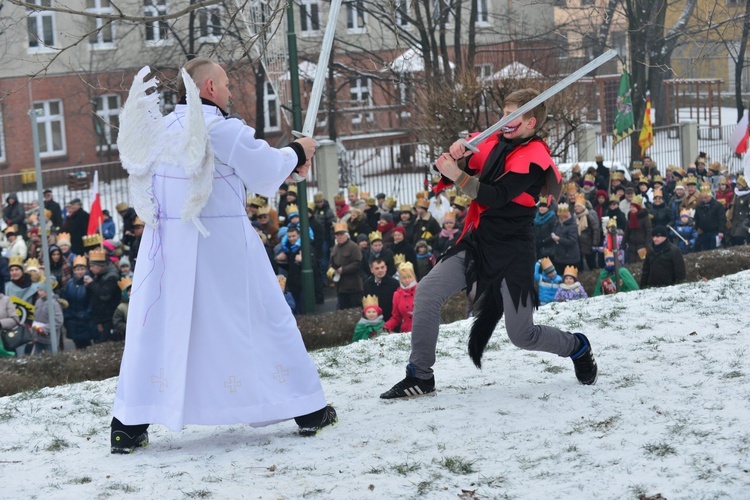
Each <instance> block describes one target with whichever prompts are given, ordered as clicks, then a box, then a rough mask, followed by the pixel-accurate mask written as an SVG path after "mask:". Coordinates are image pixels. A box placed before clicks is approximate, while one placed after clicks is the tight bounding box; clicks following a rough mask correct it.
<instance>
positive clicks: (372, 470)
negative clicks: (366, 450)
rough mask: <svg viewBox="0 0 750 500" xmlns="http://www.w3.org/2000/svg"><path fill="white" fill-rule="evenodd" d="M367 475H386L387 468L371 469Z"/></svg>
mask: <svg viewBox="0 0 750 500" xmlns="http://www.w3.org/2000/svg"><path fill="white" fill-rule="evenodd" d="M365 474H385V468H383V467H370V468H369V469H368V470H366V471H365Z"/></svg>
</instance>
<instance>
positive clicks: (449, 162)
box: [435, 153, 461, 181]
mask: <svg viewBox="0 0 750 500" xmlns="http://www.w3.org/2000/svg"><path fill="white" fill-rule="evenodd" d="M435 167H437V169H438V171H440V173H441V174H443V175H444V176H446V177H447V178H449V179H450V180H452V181H455V180H456V179H458V176H459V175H461V169H460V168H458V165H456V160H455V159H454V158H453V155H452V154H451V153H443V154H441V155H440V156H439V157H438V159H437V161H436V162H435Z"/></svg>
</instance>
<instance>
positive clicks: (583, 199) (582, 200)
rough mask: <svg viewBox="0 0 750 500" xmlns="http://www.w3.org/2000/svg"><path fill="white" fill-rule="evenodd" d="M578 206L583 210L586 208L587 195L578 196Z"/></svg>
mask: <svg viewBox="0 0 750 500" xmlns="http://www.w3.org/2000/svg"><path fill="white" fill-rule="evenodd" d="M576 205H581V206H582V207H583V208H586V195H584V194H583V193H579V194H577V195H576Z"/></svg>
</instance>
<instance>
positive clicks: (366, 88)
mask: <svg viewBox="0 0 750 500" xmlns="http://www.w3.org/2000/svg"><path fill="white" fill-rule="evenodd" d="M349 95H350V98H351V103H352V106H354V107H358V108H371V107H372V92H371V90H370V79H369V78H365V77H361V78H353V79H352V80H351V81H350V82H349ZM363 115H364V118H365V119H366V120H367V121H373V120H374V119H375V117H374V115H373V114H372V113H371V112H370V113H354V114H353V115H352V123H354V124H357V123H362V118H363Z"/></svg>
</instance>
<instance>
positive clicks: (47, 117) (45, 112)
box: [33, 99, 68, 158]
mask: <svg viewBox="0 0 750 500" xmlns="http://www.w3.org/2000/svg"><path fill="white" fill-rule="evenodd" d="M53 102H57V103H59V104H60V113H59V114H56V115H52V114H50V104H51V103H53ZM37 106H40V107H41V111H42V114H41V115H40V114H37V116H36V124H37V128H40V127H41V128H42V130H41V131H40V134H39V147H40V151H39V157H40V158H50V157H54V156H62V155H65V154H67V152H68V151H67V147H66V141H65V110H64V109H63V101H62V100H61V99H51V100H49V101H34V103H33V109H34V110H37ZM54 123H60V142H61V148H62V149H60V150H47V151H41V147H42V138H44V144H46V145H47V147H52V144H53V142H54V141H53V140H52V126H53V124H54ZM42 136H43V137H42Z"/></svg>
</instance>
